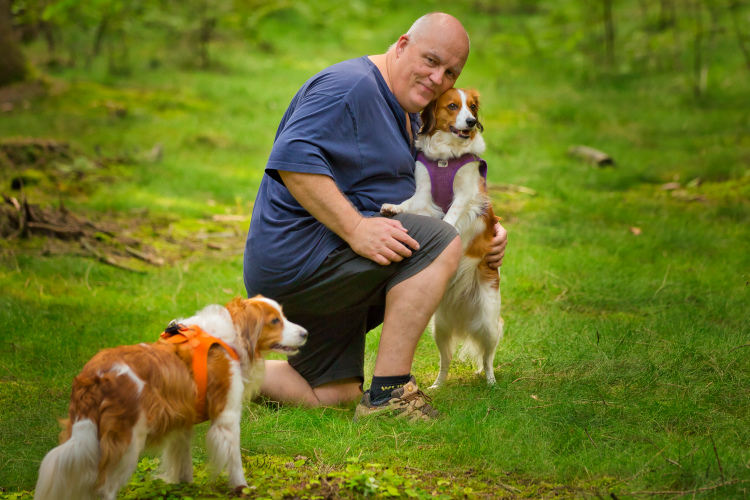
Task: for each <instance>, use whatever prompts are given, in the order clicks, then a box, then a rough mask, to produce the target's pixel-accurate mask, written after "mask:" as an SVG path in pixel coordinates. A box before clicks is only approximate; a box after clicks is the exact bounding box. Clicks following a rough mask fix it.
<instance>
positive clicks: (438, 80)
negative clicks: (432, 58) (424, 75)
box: [430, 68, 445, 87]
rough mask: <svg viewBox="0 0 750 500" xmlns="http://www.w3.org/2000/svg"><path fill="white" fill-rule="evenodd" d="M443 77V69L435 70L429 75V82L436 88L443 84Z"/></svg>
mask: <svg viewBox="0 0 750 500" xmlns="http://www.w3.org/2000/svg"><path fill="white" fill-rule="evenodd" d="M444 77H445V70H444V69H443V68H435V69H434V70H433V72H432V73H430V81H432V83H434V84H435V85H437V86H438V87H439V86H441V85H442V84H443V78H444Z"/></svg>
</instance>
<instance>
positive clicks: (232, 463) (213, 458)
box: [206, 404, 247, 491]
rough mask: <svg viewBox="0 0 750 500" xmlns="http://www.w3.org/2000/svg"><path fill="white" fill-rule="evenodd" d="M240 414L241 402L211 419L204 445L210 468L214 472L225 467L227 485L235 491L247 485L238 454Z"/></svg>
mask: <svg viewBox="0 0 750 500" xmlns="http://www.w3.org/2000/svg"><path fill="white" fill-rule="evenodd" d="M228 406H229V405H228ZM241 416H242V405H241V404H240V405H238V407H236V408H228V409H225V410H224V411H223V412H222V413H221V414H220V415H219V416H218V417H217V418H214V419H213V421H212V422H211V428H209V429H208V434H207V435H206V447H207V448H208V457H209V461H210V462H211V466H212V468H213V469H214V470H215V471H216V473H219V472H221V470H222V469H224V468H226V469H227V473H228V474H229V479H228V482H229V486H230V487H231V488H234V489H235V491H237V490H240V489H242V488H244V487H245V486H247V481H246V480H245V471H244V470H242V455H241V454H240V418H241Z"/></svg>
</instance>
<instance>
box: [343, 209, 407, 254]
mask: <svg viewBox="0 0 750 500" xmlns="http://www.w3.org/2000/svg"><path fill="white" fill-rule="evenodd" d="M346 242H347V243H348V244H349V246H350V247H352V250H354V251H355V252H357V253H358V254H359V255H361V256H362V257H366V258H368V259H370V260H372V261H374V262H376V263H378V264H380V265H381V266H387V265H388V264H390V263H391V262H401V261H402V260H404V258H406V257H411V254H412V250H418V249H419V243H417V241H416V240H415V239H414V238H412V237H411V236H409V235H408V234H406V228H404V226H402V225H401V223H400V222H399V221H397V220H394V219H387V218H385V217H362V218H361V219H360V221H359V223H358V224H357V226H356V227H355V228H354V231H352V233H351V235H350V236H349V237H348V238H346Z"/></svg>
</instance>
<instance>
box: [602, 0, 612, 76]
mask: <svg viewBox="0 0 750 500" xmlns="http://www.w3.org/2000/svg"><path fill="white" fill-rule="evenodd" d="M603 14H604V41H605V45H606V49H607V66H608V67H609V69H610V70H613V69H614V67H615V23H614V20H613V19H612V0H604V13H603Z"/></svg>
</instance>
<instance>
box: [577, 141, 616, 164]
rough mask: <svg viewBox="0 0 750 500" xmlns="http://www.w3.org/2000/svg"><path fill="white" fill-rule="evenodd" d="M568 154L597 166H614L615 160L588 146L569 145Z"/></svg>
mask: <svg viewBox="0 0 750 500" xmlns="http://www.w3.org/2000/svg"><path fill="white" fill-rule="evenodd" d="M568 154H569V155H570V156H573V157H574V158H578V159H580V160H583V161H586V162H588V163H591V164H592V165H595V166H597V167H614V166H615V160H613V159H612V157H611V156H609V155H608V154H607V153H605V152H604V151H599V150H598V149H594V148H590V147H588V146H571V147H570V148H569V149H568Z"/></svg>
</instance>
